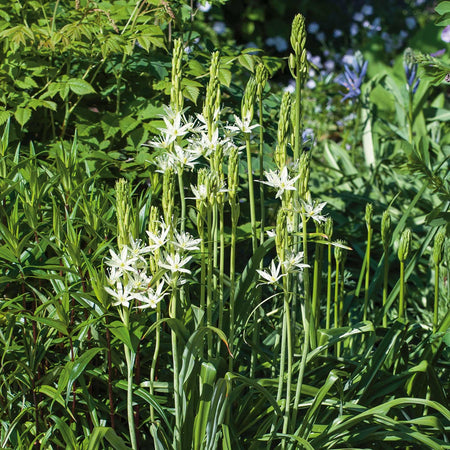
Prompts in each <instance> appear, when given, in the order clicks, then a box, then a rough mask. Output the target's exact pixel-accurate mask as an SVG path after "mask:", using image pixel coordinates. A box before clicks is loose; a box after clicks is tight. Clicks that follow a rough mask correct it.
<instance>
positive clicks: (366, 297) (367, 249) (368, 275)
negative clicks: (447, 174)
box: [363, 225, 372, 320]
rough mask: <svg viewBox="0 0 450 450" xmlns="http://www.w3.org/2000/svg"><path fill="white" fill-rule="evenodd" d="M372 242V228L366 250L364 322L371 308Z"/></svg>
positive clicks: (369, 231)
mask: <svg viewBox="0 0 450 450" xmlns="http://www.w3.org/2000/svg"><path fill="white" fill-rule="evenodd" d="M371 240H372V227H371V226H370V225H369V226H368V229H367V248H366V277H365V283H364V312H363V320H367V310H368V307H369V281H370V245H371Z"/></svg>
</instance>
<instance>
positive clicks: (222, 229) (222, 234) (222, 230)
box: [217, 202, 225, 354]
mask: <svg viewBox="0 0 450 450" xmlns="http://www.w3.org/2000/svg"><path fill="white" fill-rule="evenodd" d="M219 235H220V255H219V286H218V290H219V292H218V293H219V322H218V326H219V329H220V330H222V328H223V285H224V274H225V224H224V217H223V202H221V203H220V205H219ZM220 346H221V341H220V340H218V342H217V354H219V353H220Z"/></svg>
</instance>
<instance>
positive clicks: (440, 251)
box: [433, 230, 445, 266]
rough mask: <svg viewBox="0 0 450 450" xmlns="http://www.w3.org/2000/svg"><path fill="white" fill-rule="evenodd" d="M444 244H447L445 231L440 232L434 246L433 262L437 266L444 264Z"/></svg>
mask: <svg viewBox="0 0 450 450" xmlns="http://www.w3.org/2000/svg"><path fill="white" fill-rule="evenodd" d="M444 243H445V231H444V230H440V231H439V232H438V234H437V235H436V237H435V238H434V246H433V261H434V264H435V265H436V266H437V265H439V264H440V263H441V262H442V258H443V257H444Z"/></svg>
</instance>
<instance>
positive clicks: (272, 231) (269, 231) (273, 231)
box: [266, 229, 277, 238]
mask: <svg viewBox="0 0 450 450" xmlns="http://www.w3.org/2000/svg"><path fill="white" fill-rule="evenodd" d="M266 234H267V237H269V238H272V237H275V236H276V235H277V233H276V232H275V230H274V229H273V230H267V231H266Z"/></svg>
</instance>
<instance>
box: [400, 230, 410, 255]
mask: <svg viewBox="0 0 450 450" xmlns="http://www.w3.org/2000/svg"><path fill="white" fill-rule="evenodd" d="M410 246H411V230H410V229H409V228H406V230H404V231H403V233H402V235H401V237H400V244H399V246H398V259H399V260H400V261H401V262H404V261H405V260H406V258H407V257H408V255H409V249H410Z"/></svg>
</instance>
